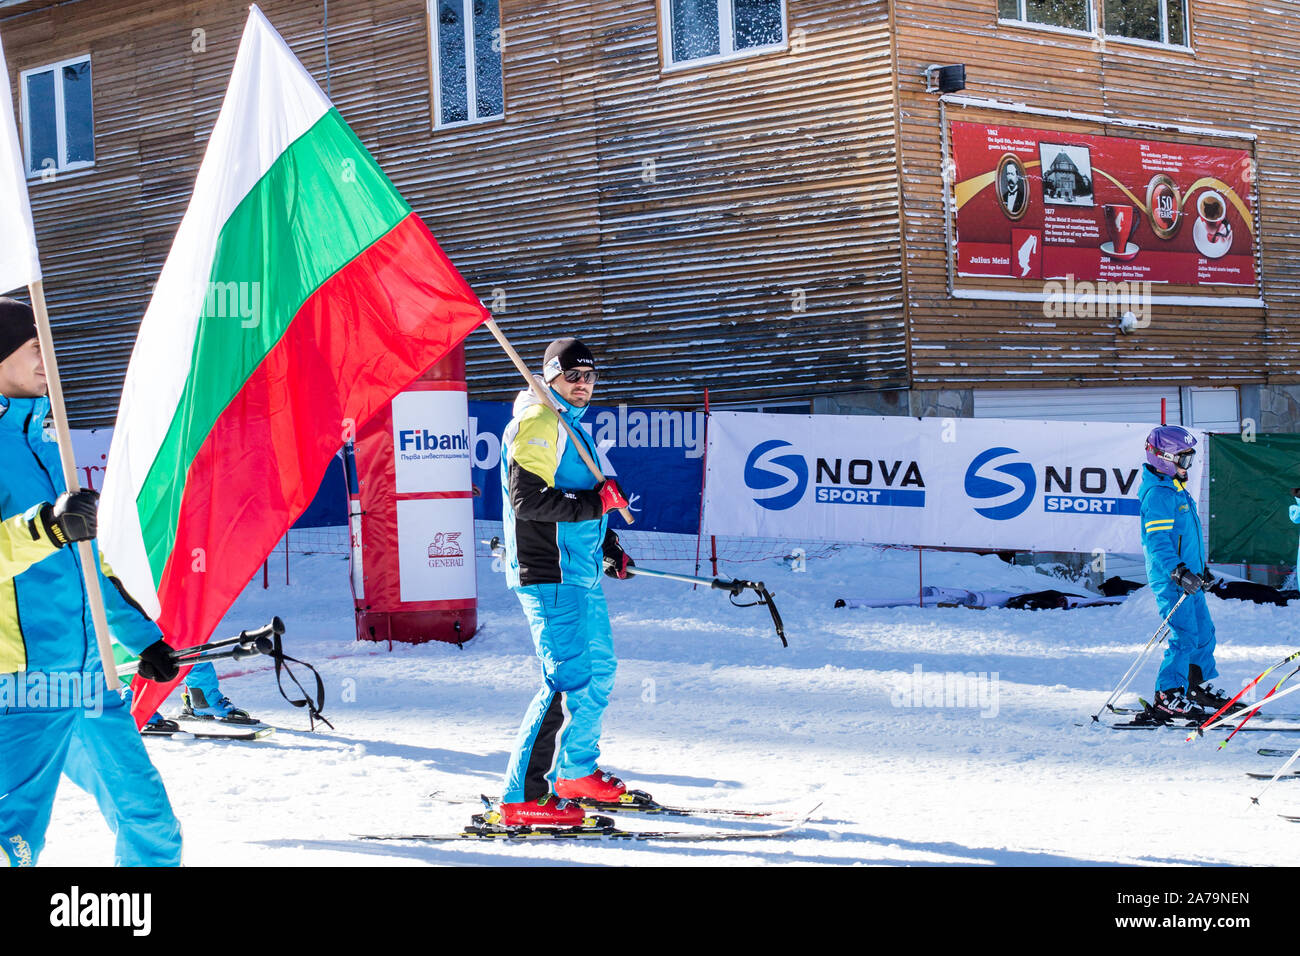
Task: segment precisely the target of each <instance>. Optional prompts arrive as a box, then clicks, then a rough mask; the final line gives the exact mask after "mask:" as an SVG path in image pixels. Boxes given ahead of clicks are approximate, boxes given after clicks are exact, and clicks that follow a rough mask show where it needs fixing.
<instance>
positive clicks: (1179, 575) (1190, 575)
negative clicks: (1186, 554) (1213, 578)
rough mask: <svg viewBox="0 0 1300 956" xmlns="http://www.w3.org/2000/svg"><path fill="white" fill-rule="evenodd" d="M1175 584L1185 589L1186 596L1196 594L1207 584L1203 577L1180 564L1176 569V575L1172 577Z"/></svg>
mask: <svg viewBox="0 0 1300 956" xmlns="http://www.w3.org/2000/svg"><path fill="white" fill-rule="evenodd" d="M1170 577H1171V578H1173V579H1174V583H1175V584H1177V585H1178V586H1179V587H1180V588H1182V589H1183V593H1184V594H1195V593H1196V592H1197V591H1199V590H1200V589H1201V587H1202V586H1203V585H1204V584H1205V582H1204V581H1202V580H1201V576H1200V575H1199V574H1197V573H1196V572H1195V571H1192V570H1191V569H1189V568H1188V567H1187V565H1185V564H1180V565H1178V567H1176V568H1174V573H1173V574H1171V575H1170Z"/></svg>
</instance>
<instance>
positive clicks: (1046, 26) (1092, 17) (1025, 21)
mask: <svg viewBox="0 0 1300 956" xmlns="http://www.w3.org/2000/svg"><path fill="white" fill-rule="evenodd" d="M993 2H994V3H996V2H997V0H993ZM1026 2H1027V0H1016V10H1017V11H1018V12H1019V14H1020V15H1019V16H1018V17H1017V18H1016V19H1014V20H1009V19H1007V18H1005V17H1003V16H1001V15H999V16H998V23H1000V24H1005V25H1006V26H1012V27H1029V28H1030V29H1032V30H1050V31H1052V32H1054V33H1065V34H1068V35H1069V36H1075V37H1095V36H1097V30H1098V26H1097V21H1098V16H1097V11H1096V10H1095V9H1094V7H1093V0H1087V4H1086V6H1087V8H1088V29H1086V30H1076V29H1074V27H1058V26H1056V24H1054V23H1039V22H1038V21H1037V20H1030V19H1029V17H1028V14H1027V12H1026V10H1025V6H1026ZM1163 2H1164V0H1161V3H1162V4H1163Z"/></svg>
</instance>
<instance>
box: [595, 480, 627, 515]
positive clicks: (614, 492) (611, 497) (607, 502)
mask: <svg viewBox="0 0 1300 956" xmlns="http://www.w3.org/2000/svg"><path fill="white" fill-rule="evenodd" d="M596 491H597V492H599V494H600V504H601V514H609V512H611V511H614V510H616V509H618V508H626V507H627V499H626V498H625V497H623V489H622V488H620V487H619V486H618V482H617V481H615V480H614V479H613V478H606V479H605V480H604V481H602V482H601V483H600V487H599V488H597V489H596Z"/></svg>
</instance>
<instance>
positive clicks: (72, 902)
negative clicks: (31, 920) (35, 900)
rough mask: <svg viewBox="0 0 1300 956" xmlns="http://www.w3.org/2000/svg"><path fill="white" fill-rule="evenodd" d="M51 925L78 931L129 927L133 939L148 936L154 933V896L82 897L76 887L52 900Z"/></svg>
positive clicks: (101, 895) (104, 894)
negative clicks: (86, 928) (80, 928)
mask: <svg viewBox="0 0 1300 956" xmlns="http://www.w3.org/2000/svg"><path fill="white" fill-rule="evenodd" d="M50 925H51V926H55V927H65V928H69V929H75V928H77V927H128V928H129V929H130V930H131V935H133V936H148V935H149V933H150V932H151V931H152V929H153V895H152V894H150V893H83V892H81V888H80V887H77V886H73V887H72V889H71V890H69V891H68V892H67V893H55V894H54V895H53V896H51V897H50Z"/></svg>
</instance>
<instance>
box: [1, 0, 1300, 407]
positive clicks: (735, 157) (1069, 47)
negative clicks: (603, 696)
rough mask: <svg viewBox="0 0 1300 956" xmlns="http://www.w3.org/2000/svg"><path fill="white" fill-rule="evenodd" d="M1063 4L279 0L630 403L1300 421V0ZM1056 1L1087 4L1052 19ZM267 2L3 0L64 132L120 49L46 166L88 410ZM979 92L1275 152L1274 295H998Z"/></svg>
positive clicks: (418, 174)
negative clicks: (975, 167) (1137, 406)
mask: <svg viewBox="0 0 1300 956" xmlns="http://www.w3.org/2000/svg"><path fill="white" fill-rule="evenodd" d="M1189 3H1190V9H1188V7H1187V4H1189ZM1079 4H1084V5H1086V8H1087V11H1089V12H1087V13H1086V14H1079V12H1078V10H1077V9H1075V8H1076V7H1078V5H1079ZM1103 6H1105V7H1106V8H1107V9H1108V10H1112V12H1113V9H1126V8H1127V7H1128V6H1133V7H1135V8H1137V7H1142V8H1144V9H1145V8H1156V9H1158V10H1159V11H1162V12H1163V14H1162V16H1163V19H1162V20H1161V23H1160V27H1161V29H1163V30H1165V35H1164V38H1163V39H1162V40H1160V41H1151V40H1140V39H1124V38H1114V37H1111V36H1108V35H1107V32H1106V28H1105V24H1104V23H1103V21H1102V12H1103V11H1102V7H1103ZM1030 8H1031V10H1029V11H1027V10H1026V9H1025V4H1024V2H1023V0H1021V2H1018V0H949V2H944V3H938V2H929V3H923V2H913V0H839V2H837V0H634V2H624V3H615V2H610V0H548V2H539V3H532V2H530V3H522V2H514V0H503V2H501V3H500V5H499V7H498V5H497V4H496V3H493V2H488V0H333V2H332V3H329V2H327V0H267V2H266V3H265V4H263V9H264V12H265V13H266V14H267V16H268V17H269V18H270V20H271V21H272V23H274V24H275V26H276V27H277V29H279V30H280V32H281V33H282V34H283V35H284V37H285V39H286V40H287V41H288V42H289V44H290V46H291V47H292V48H293V50H294V52H295V53H296V54H297V55H298V56H299V58H300V59H301V60H302V61H303V63H304V64H305V65H306V67H307V68H308V69H309V70H310V71H311V72H312V73H313V75H314V76H315V77H316V78H317V80H318V81H319V82H320V83H321V86H322V87H324V88H326V89H327V91H328V92H329V94H330V96H331V97H332V99H333V100H334V101H335V103H336V104H337V105H338V107H339V109H340V111H341V113H342V115H343V117H344V118H345V119H346V120H347V121H348V123H349V124H350V125H351V126H352V127H353V129H354V130H355V131H356V132H357V134H358V136H360V138H361V139H362V141H363V142H364V143H365V144H366V146H367V147H368V148H369V149H370V150H371V151H372V153H373V154H374V155H375V157H376V159H377V160H378V161H379V163H380V164H381V165H382V166H383V168H384V169H385V170H386V171H387V172H388V174H389V176H390V177H391V178H392V179H393V181H394V182H395V184H396V185H397V187H398V188H399V189H400V190H401V191H402V193H403V195H404V196H405V197H406V198H407V199H408V201H410V203H411V204H412V206H413V207H414V208H415V210H416V211H417V212H418V213H419V214H420V215H421V216H422V217H423V218H424V219H425V221H426V222H427V223H428V224H429V226H430V228H431V229H432V230H433V232H434V234H435V235H436V236H438V238H439V241H440V242H441V243H442V245H443V247H444V248H445V249H446V251H447V253H448V254H449V255H450V256H451V258H452V260H453V261H454V262H455V263H456V264H457V266H458V267H459V268H460V270H461V271H462V273H463V274H464V275H465V276H466V278H467V279H468V280H469V281H470V283H471V284H472V285H473V286H474V288H475V289H476V291H478V292H479V294H480V295H481V296H482V297H483V299H484V300H485V301H486V302H488V303H489V305H490V306H491V307H492V308H493V310H494V312H496V313H497V315H498V318H499V320H500V321H501V323H502V325H503V327H504V328H505V329H506V330H507V332H508V334H510V335H511V337H512V339H513V340H514V341H515V343H516V345H517V346H519V347H520V349H521V351H523V352H524V353H525V355H526V356H530V357H532V358H539V357H540V353H541V351H542V349H543V348H544V347H545V343H546V342H548V341H549V340H550V339H552V338H554V337H555V336H557V335H559V334H565V333H571V334H578V335H581V336H582V337H583V338H584V339H585V340H586V341H588V343H589V344H591V345H592V346H593V348H594V349H595V350H596V352H597V354H598V355H601V356H602V357H603V358H604V359H605V360H606V361H607V363H608V366H609V369H610V371H609V374H608V377H607V378H606V380H605V381H604V382H603V383H602V390H601V399H602V400H610V401H620V400H622V401H633V402H640V403H655V404H681V405H689V406H695V407H698V406H699V405H700V404H701V401H702V395H703V390H704V388H706V387H707V388H708V389H709V391H710V394H711V395H712V396H713V397H714V399H715V401H719V402H722V403H729V404H733V405H740V404H749V405H766V404H788V405H790V406H792V407H802V408H805V409H809V408H810V409H812V410H817V411H863V412H872V413H894V414H898V413H901V414H923V413H924V414H936V413H937V414H955V415H970V414H980V413H981V407H980V406H981V402H983V403H984V404H985V408H994V407H998V408H1006V409H1010V411H1012V412H1014V410H1015V407H1019V406H1017V405H1016V402H1013V401H1010V399H1011V398H1012V397H1013V396H1028V397H1027V398H1025V399H1024V400H1023V401H1022V400H1020V399H1019V398H1017V401H1019V402H1020V405H1022V406H1024V407H1025V408H1027V409H1028V408H1030V407H1031V406H1033V405H1034V404H1035V402H1034V400H1033V396H1034V395H1040V396H1048V395H1049V394H1050V395H1051V396H1054V398H1053V401H1057V400H1058V399H1059V400H1061V401H1062V402H1063V401H1064V399H1061V396H1062V395H1064V396H1065V397H1066V398H1067V399H1068V397H1069V395H1070V394H1073V391H1072V390H1074V391H1077V392H1078V395H1079V397H1080V398H1079V401H1078V402H1076V403H1075V404H1076V405H1079V406H1080V407H1085V408H1086V407H1088V406H1089V404H1090V403H1091V405H1092V406H1093V407H1095V408H1100V407H1102V403H1101V397H1102V396H1103V395H1104V397H1105V400H1106V402H1109V403H1111V404H1113V405H1115V407H1117V408H1119V409H1121V410H1122V409H1123V408H1124V407H1125V405H1126V403H1127V398H1126V397H1131V395H1130V392H1132V394H1137V393H1138V392H1139V391H1141V393H1142V394H1143V395H1147V394H1155V392H1154V391H1152V390H1153V389H1154V390H1155V391H1160V390H1161V389H1165V390H1172V394H1174V395H1175V396H1179V395H1183V396H1186V394H1187V390H1188V389H1192V390H1195V389H1201V390H1218V391H1223V390H1224V389H1231V390H1234V394H1235V395H1236V396H1237V399H1238V405H1237V416H1238V417H1240V416H1241V415H1248V414H1250V413H1251V412H1252V411H1257V412H1258V414H1259V415H1260V416H1261V418H1260V422H1261V425H1262V426H1264V427H1267V426H1268V425H1270V424H1273V425H1274V427H1286V428H1294V427H1295V426H1296V425H1297V424H1300V384H1298V383H1300V356H1298V355H1297V350H1300V344H1297V343H1296V339H1295V336H1294V335H1293V334H1292V332H1293V326H1295V325H1296V324H1300V315H1297V310H1298V309H1300V275H1298V270H1297V267H1296V266H1295V264H1294V263H1295V262H1296V261H1297V250H1296V248H1295V247H1296V245H1297V244H1300V198H1297V195H1296V190H1297V179H1298V178H1300V173H1298V171H1297V161H1296V150H1295V148H1294V147H1295V146H1296V145H1297V142H1298V141H1300V134H1298V133H1297V132H1296V129H1295V126H1296V124H1295V120H1296V118H1297V112H1300V106H1297V97H1296V96H1295V94H1294V92H1293V90H1292V88H1291V87H1292V85H1293V84H1294V82H1295V81H1296V79H1297V78H1298V76H1300V68H1298V67H1297V65H1296V64H1297V59H1296V53H1297V48H1300V2H1296V0H1281V2H1279V3H1276V4H1274V5H1272V6H1270V7H1267V8H1266V7H1263V6H1259V5H1257V4H1256V3H1253V2H1252V3H1248V4H1247V5H1245V6H1244V7H1243V6H1241V5H1234V4H1229V3H1226V2H1220V0H1140V2H1139V0H1132V2H1131V3H1130V2H1129V0H1107V2H1106V3H1105V4H1103V3H1102V2H1101V0H1054V3H1053V4H1047V5H1043V4H1030ZM1049 8H1051V9H1058V8H1059V9H1063V10H1065V13H1064V14H1061V15H1062V16H1078V15H1083V16H1085V19H1084V20H1082V21H1068V22H1074V23H1076V25H1075V26H1073V27H1061V26H1059V25H1054V24H1043V23H1033V22H1030V21H1029V20H1028V19H1026V18H1027V17H1034V16H1040V15H1041V11H1042V10H1044V9H1049ZM1067 8H1068V9H1067ZM1080 9H1082V8H1080ZM1035 10H1037V11H1040V12H1039V13H1035V12H1033V11H1035ZM1178 11H1182V13H1181V14H1178ZM1058 12H1059V11H1058ZM1176 14H1178V16H1182V17H1183V20H1181V21H1177V16H1176ZM245 15H246V7H245V5H244V4H243V3H235V2H227V0H209V2H206V3H197V2H188V3H174V4H166V5H162V4H156V3H151V2H148V0H62V2H49V0H0V37H3V41H4V44H5V50H6V54H7V56H8V61H9V66H10V70H11V77H10V79H11V82H12V83H13V87H14V90H15V93H16V106H17V108H18V111H19V121H20V124H21V125H23V126H24V129H23V135H24V138H25V141H28V142H33V141H36V142H41V141H42V140H40V137H39V135H37V130H35V129H33V128H29V127H34V126H37V125H39V124H38V123H37V122H35V121H33V120H30V119H29V111H28V104H27V101H26V96H27V90H28V89H29V88H31V82H32V81H31V79H30V78H31V77H32V76H34V75H36V74H39V73H40V72H41V71H42V70H43V69H45V68H46V67H49V66H52V65H60V64H72V65H73V66H74V67H76V65H77V64H79V63H80V62H81V61H82V60H83V59H86V58H88V59H89V63H90V68H89V74H90V84H91V90H92V102H93V160H92V161H91V162H89V163H86V162H85V161H84V159H83V160H82V161H81V162H80V163H79V162H77V161H76V159H75V157H73V155H72V153H71V152H69V149H70V144H71V143H72V142H73V141H74V140H76V139H77V135H76V131H75V129H74V128H73V127H74V126H75V122H76V120H77V117H75V116H73V115H72V114H71V113H68V115H67V116H66V117H65V120H66V122H65V124H64V125H66V126H67V129H66V130H63V129H62V128H61V129H60V138H56V145H57V148H58V149H62V150H63V151H64V152H63V153H60V154H59V155H58V156H57V157H56V161H55V162H54V164H53V165H54V166H55V167H56V168H54V169H52V170H40V169H39V168H37V169H34V170H33V178H32V180H31V194H32V200H33V208H34V213H35V217H36V223H37V233H38V240H39V243H40V247H41V252H42V259H43V265H44V267H45V271H46V277H47V293H48V296H49V299H50V307H51V313H52V317H53V318H54V320H55V323H56V340H57V341H58V343H59V346H60V363H61V365H62V366H63V368H64V370H65V375H66V377H67V378H68V380H69V381H68V390H69V396H70V402H71V408H72V412H73V418H74V422H75V423H77V424H81V425H96V424H107V423H110V422H111V421H112V419H113V416H114V414H115V409H116V401H117V396H118V393H119V391H120V386H121V381H122V376H123V375H124V372H125V366H126V361H127V358H128V356H129V353H130V348H131V345H132V342H133V341H134V335H135V330H136V327H137V325H138V322H139V319H140V317H141V316H142V315H143V313H144V309H145V305H146V303H147V301H148V296H149V292H150V287H151V284H152V282H153V281H154V278H155V277H156V276H157V274H158V272H159V270H160V269H161V266H162V262H163V260H164V258H165V256H166V254H167V250H168V248H169V246H170V243H171V239H172V236H173V234H174V232H175V228H176V225H177V223H178V222H179V220H180V217H181V215H182V214H183V212H184V209H185V205H186V203H187V201H188V198H189V192H190V188H191V186H192V184H193V181H194V176H195V174H196V171H197V168H198V163H199V161H200V159H201V157H202V152H203V147H204V145H205V143H206V138H207V135H208V133H209V131H210V130H211V127H212V124H213V122H214V120H215V117H216V113H217V110H218V109H219V107H220V103H221V97H222V94H223V92H224V88H225V83H226V79H227V77H228V76H229V72H230V67H231V65H232V63H233V60H234V55H235V50H236V46H237V44H238V39H239V34H240V31H241V28H242V25H243V21H244V18H245ZM1052 15H1053V16H1056V15H1057V14H1052ZM458 16H459V17H460V19H457V17H458ZM1137 19H1138V20H1139V21H1141V25H1142V26H1143V29H1149V27H1150V19H1151V18H1150V17H1147V18H1146V20H1142V18H1140V17H1139V18H1137ZM1175 21H1177V22H1175ZM462 22H463V24H464V30H465V33H464V37H465V41H464V42H463V43H460V42H459V41H455V31H457V30H460V29H461V23H462ZM494 22H495V23H496V24H497V26H496V27H495V28H491V24H492V23H494ZM1080 22H1081V23H1082V24H1083V28H1079V27H1078V23H1080ZM1124 29H1126V30H1128V29H1130V27H1128V26H1126V27H1124ZM448 30H450V31H451V32H450V33H448V32H446V31H448ZM1180 31H1181V36H1182V38H1183V41H1185V42H1183V41H1180V40H1179V36H1177V35H1175V34H1178V33H1179V32H1180ZM1133 32H1141V31H1140V30H1135V31H1133ZM448 36H451V37H452V40H453V41H454V42H450V43H449V42H448V41H447V39H446V37H448ZM1170 37H1173V40H1174V41H1176V42H1168V41H1169V40H1170ZM948 63H964V64H965V65H966V77H967V79H966V88H965V89H964V90H962V91H960V92H954V93H950V94H946V95H941V94H939V93H931V92H926V79H925V77H924V75H923V73H924V70H925V67H927V66H928V65H930V64H948ZM77 68H79V67H77ZM445 75H451V76H460V77H462V87H461V88H459V89H457V88H449V87H448V83H447V82H445V81H444V79H443V78H444V76H445ZM69 76H70V77H71V74H69ZM72 79H75V77H72V78H71V79H69V80H68V82H71V80H72ZM452 86H453V87H454V86H455V84H452ZM69 89H72V88H71V87H70V88H69ZM75 95H76V91H75V90H73V91H72V92H69V93H68V94H67V96H68V97H75ZM69 102H71V100H69ZM64 108H65V111H66V110H67V107H66V106H65V107H64ZM954 120H959V121H961V122H971V123H986V124H993V125H999V124H1001V125H1020V126H1031V127H1034V128H1038V129H1044V128H1046V129H1056V130H1061V131H1062V132H1063V133H1070V134H1072V135H1073V134H1079V133H1089V134H1096V135H1100V136H1107V135H1129V136H1140V137H1149V138H1151V139H1153V140H1158V141H1160V142H1168V143H1175V144H1176V143H1191V144H1195V143H1204V142H1207V141H1208V142H1212V143H1219V144H1222V145H1224V146H1233V147H1240V148H1244V149H1248V150H1249V151H1250V152H1251V154H1252V155H1253V156H1254V157H1255V159H1256V160H1257V163H1258V166H1257V170H1258V176H1257V179H1252V182H1255V183H1256V186H1257V204H1258V205H1257V217H1256V218H1257V222H1258V235H1257V237H1256V238H1257V242H1256V253H1257V262H1258V271H1259V283H1258V285H1259V288H1258V289H1257V290H1255V291H1253V292H1252V293H1251V294H1250V296H1245V298H1250V297H1251V296H1254V297H1256V298H1257V299H1258V300H1259V301H1258V302H1257V303H1256V304H1254V305H1244V306H1243V305H1241V304H1233V305H1230V306H1228V305H1222V304H1221V302H1228V301H1235V300H1240V299H1242V298H1243V296H1242V295H1230V294H1229V292H1228V291H1226V290H1211V293H1210V294H1209V295H1208V296H1206V297H1202V298H1197V297H1193V296H1188V297H1185V301H1180V302H1170V303H1161V302H1156V303H1153V304H1152V305H1151V307H1150V310H1149V311H1150V324H1149V326H1146V327H1144V328H1142V329H1140V330H1139V331H1138V332H1137V333H1136V334H1132V335H1126V334H1124V333H1123V332H1121V331H1120V330H1119V329H1118V327H1117V322H1116V317H1115V316H1112V315H1107V316H1098V315H1091V316H1079V317H1073V318H1071V317H1059V318H1051V319H1048V318H1047V317H1045V310H1044V305H1043V303H1042V302H1040V301H1028V300H1026V299H1025V298H1024V297H1023V296H1017V295H1008V296H1004V297H1002V298H997V297H988V292H987V290H985V291H984V292H983V293H981V295H982V296H984V297H980V296H976V297H963V293H962V292H961V289H960V288H955V283H954V278H953V267H952V266H953V256H954V248H953V247H954V242H953V236H952V235H951V232H952V221H951V220H952V212H953V210H952V208H951V207H952V202H953V187H954V185H955V184H954V183H953V182H952V181H951V180H952V177H951V176H946V175H945V170H948V169H949V167H950V163H951V157H950V155H949V144H948V136H947V133H948V129H949V127H950V124H951V123H952V122H953V121H954ZM1207 131H1209V132H1207ZM46 140H49V137H46ZM54 148H55V147H51V149H54ZM38 151H39V150H38ZM65 153H66V155H65ZM37 166H38V167H39V163H37ZM1252 172H1253V171H1252ZM958 284H960V283H958ZM992 285H993V288H994V295H996V294H998V293H997V291H996V290H997V289H999V288H1006V287H1007V286H1006V284H1005V283H1003V284H1001V285H999V284H998V283H993V284H992ZM1012 291H1013V292H1014V291H1015V290H1012ZM954 293H956V294H954ZM1215 296H1219V299H1216V298H1215ZM1170 298H1176V297H1170ZM467 359H468V363H467V364H468V372H469V378H470V387H471V391H472V394H473V395H475V396H476V397H480V398H504V397H507V396H509V395H511V394H513V393H514V391H515V390H516V389H517V379H516V375H515V373H514V372H513V369H512V367H511V366H509V364H508V363H507V361H506V360H505V359H504V357H503V356H502V355H501V354H500V352H499V350H498V349H497V347H496V346H495V344H494V343H493V342H492V341H491V340H490V337H488V336H487V335H486V334H485V333H476V334H475V335H473V336H471V338H470V340H469V342H468V343H467ZM1180 389H1181V390H1182V391H1181V392H1180V391H1179V390H1180ZM1035 390H1038V391H1037V392H1035ZM1143 390H1145V391H1143ZM998 395H1002V396H1003V398H1004V399H1007V401H1004V402H1002V404H1001V405H999V404H998V403H997V401H996V399H997V397H998ZM1093 399H1096V401H1093ZM1038 404H1039V405H1040V406H1041V405H1042V403H1038ZM1128 404H1131V403H1128ZM1270 415H1271V416H1272V418H1271V419H1270V418H1269V416H1270ZM1040 417H1047V416H1042V415H1040Z"/></svg>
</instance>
